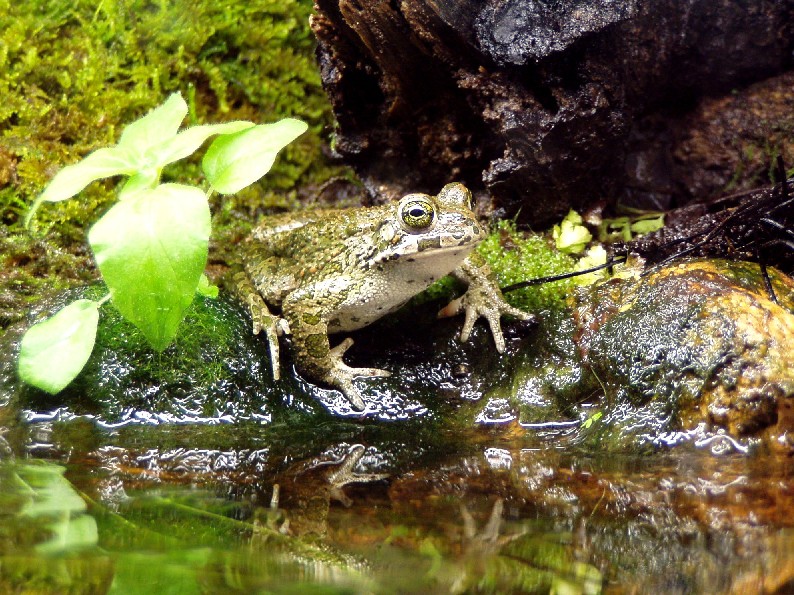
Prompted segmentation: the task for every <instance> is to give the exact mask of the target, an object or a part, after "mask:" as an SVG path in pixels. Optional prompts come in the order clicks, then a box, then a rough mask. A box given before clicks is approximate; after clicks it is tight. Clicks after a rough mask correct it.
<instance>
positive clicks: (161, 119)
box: [118, 93, 187, 164]
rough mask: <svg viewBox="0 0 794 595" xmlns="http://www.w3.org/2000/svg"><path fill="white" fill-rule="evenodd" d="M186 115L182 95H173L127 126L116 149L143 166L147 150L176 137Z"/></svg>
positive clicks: (185, 105) (185, 106)
mask: <svg viewBox="0 0 794 595" xmlns="http://www.w3.org/2000/svg"><path fill="white" fill-rule="evenodd" d="M186 115H187V103H185V100H184V99H182V95H180V94H179V93H173V94H172V95H171V96H170V97H169V98H168V99H166V101H165V103H163V105H161V106H159V107H156V108H154V109H153V110H152V111H150V112H149V113H148V114H146V115H145V116H143V117H142V118H139V119H138V120H135V121H134V122H133V123H132V124H130V125H129V126H127V127H126V128H125V129H124V132H122V133H121V138H120V139H119V144H118V147H119V148H124V149H126V150H128V151H130V152H131V153H133V154H134V155H136V162H138V163H141V164H143V163H142V162H143V155H144V154H145V153H146V152H147V151H148V150H149V149H151V148H152V147H155V146H157V145H160V144H163V143H165V142H166V141H168V140H170V139H171V138H173V137H174V136H176V133H177V130H179V126H180V125H181V124H182V120H184V119H185V116H186Z"/></svg>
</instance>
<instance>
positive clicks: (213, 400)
mask: <svg viewBox="0 0 794 595" xmlns="http://www.w3.org/2000/svg"><path fill="white" fill-rule="evenodd" d="M106 291H107V290H106V289H105V288H104V287H99V286H94V287H90V288H85V287H83V288H79V289H75V290H70V291H67V292H63V293H61V294H58V295H57V296H54V297H51V298H49V299H44V300H42V301H40V302H39V303H37V304H36V306H35V307H34V308H32V309H31V311H30V312H29V320H28V321H27V323H26V324H25V325H17V326H16V327H12V328H11V329H9V331H8V332H7V333H6V334H5V335H4V336H3V337H2V346H1V347H0V354H1V355H0V404H7V403H8V404H10V405H11V406H13V408H14V409H16V410H21V411H23V412H24V415H25V417H27V418H28V419H39V420H45V419H50V420H58V419H69V418H71V417H72V416H75V415H89V416H92V417H94V418H95V419H97V420H98V421H99V422H100V423H102V424H103V425H107V426H111V427H115V426H120V425H125V424H130V423H133V424H135V423H143V424H158V423H186V422H205V423H222V422H229V421H235V420H236V421H243V420H259V421H267V420H269V419H270V410H271V406H272V404H273V403H274V400H275V402H277V400H278V398H279V397H280V396H282V394H281V392H280V391H279V389H277V388H276V389H272V390H270V391H267V392H266V391H264V390H263V389H264V388H265V387H266V380H265V379H266V378H267V376H266V371H265V369H264V365H265V364H264V361H263V360H262V359H261V358H260V357H258V351H257V349H256V347H255V343H254V340H253V338H252V337H251V334H250V330H249V326H248V324H247V322H246V320H245V318H244V316H243V315H242V312H241V310H240V309H239V307H238V306H237V305H236V303H233V302H229V301H227V300H225V299H218V300H211V299H209V298H204V297H197V298H196V299H195V301H194V303H193V305H192V306H191V308H190V310H189V311H188V313H187V317H186V319H185V322H184V323H183V326H182V327H181V329H180V332H179V334H178V335H177V337H176V338H175V340H174V343H172V344H171V345H170V346H169V347H167V348H166V349H165V350H164V351H162V352H160V353H158V352H155V351H154V350H153V349H152V348H151V346H150V345H149V344H148V343H147V342H146V340H145V338H144V337H143V335H142V334H141V333H140V332H139V331H138V330H137V329H136V328H135V327H134V326H132V324H130V323H129V322H127V321H126V320H124V319H123V318H122V317H121V315H120V314H119V313H118V311H116V310H115V309H114V308H113V306H112V305H111V304H108V305H106V306H104V307H103V308H102V309H101V310H100V324H99V329H98V332H97V339H96V344H95V346H94V350H93V352H92V355H91V358H90V359H89V361H88V363H87V364H86V366H85V367H84V368H83V370H82V372H81V373H80V374H79V375H78V376H77V378H76V379H75V380H74V381H72V383H71V384H69V385H68V386H67V387H66V388H65V389H64V390H62V391H61V392H60V393H58V394H57V395H49V394H47V393H45V392H44V391H41V390H39V389H37V388H34V387H31V386H27V385H24V384H22V383H20V381H19V380H18V378H17V375H16V360H17V353H18V350H19V340H20V338H21V336H22V333H23V331H24V330H25V328H26V327H27V326H28V324H31V323H32V322H33V321H36V320H39V319H43V318H45V317H46V316H49V315H51V314H52V313H54V312H55V311H57V310H58V309H60V308H61V307H62V306H64V305H65V304H67V303H69V302H71V301H73V300H74V299H78V298H81V297H88V298H90V299H99V298H100V297H102V295H104V294H105V293H106ZM267 373H269V370H268V371H267Z"/></svg>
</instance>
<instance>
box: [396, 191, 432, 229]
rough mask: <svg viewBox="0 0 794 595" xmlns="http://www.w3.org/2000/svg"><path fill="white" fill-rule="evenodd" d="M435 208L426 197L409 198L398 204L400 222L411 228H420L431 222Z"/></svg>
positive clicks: (427, 225) (429, 224)
mask: <svg viewBox="0 0 794 595" xmlns="http://www.w3.org/2000/svg"><path fill="white" fill-rule="evenodd" d="M435 214H436V210H435V208H434V207H433V203H432V202H430V201H429V200H427V199H426V198H411V199H409V200H406V201H405V202H404V203H403V204H402V205H400V218H401V219H402V222H403V223H404V224H405V225H406V226H407V227H409V228H410V229H413V230H422V229H426V228H428V227H430V226H431V225H432V224H433V219H434V218H435Z"/></svg>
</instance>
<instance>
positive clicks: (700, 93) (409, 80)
mask: <svg viewBox="0 0 794 595" xmlns="http://www.w3.org/2000/svg"><path fill="white" fill-rule="evenodd" d="M315 7H316V14H315V16H314V17H313V20H312V28H313V30H314V33H315V35H316V37H317V39H318V43H319V49H318V54H319V59H320V65H321V69H322V76H323V83H324V86H325V89H326V91H327V92H328V94H329V97H330V98H331V102H332V104H333V107H334V111H335V114H336V116H337V119H338V123H339V128H338V130H337V136H336V145H335V147H336V150H337V151H338V152H339V154H341V155H342V156H343V157H344V158H345V159H346V160H347V161H349V162H350V163H351V164H353V165H354V167H355V168H356V169H357V171H358V173H359V174H360V175H361V177H362V179H363V180H364V182H365V184H366V185H367V187H368V189H369V191H370V193H371V194H372V195H374V196H378V197H387V198H392V197H395V196H397V195H400V194H403V193H405V192H407V191H415V190H430V189H432V188H435V187H437V186H438V185H439V184H441V183H445V182H447V181H449V180H453V179H458V180H462V181H464V182H466V183H467V184H468V185H469V186H470V187H472V188H473V189H474V190H475V191H479V192H480V195H483V194H484V192H483V191H485V190H487V191H488V193H489V194H490V195H491V196H492V197H493V200H494V203H495V206H496V207H497V208H499V209H502V210H503V211H504V212H507V213H510V214H514V213H516V212H518V211H520V212H521V217H523V218H525V219H527V220H530V221H532V222H534V223H542V222H548V221H550V220H552V219H555V218H559V217H560V216H561V215H563V214H564V213H565V212H566V211H567V209H568V208H569V206H574V207H579V206H582V205H586V204H590V203H592V202H593V201H595V200H598V199H603V198H604V197H611V198H615V197H618V196H620V195H621V194H622V193H623V192H624V190H625V189H626V188H627V186H628V185H629V184H634V185H635V186H637V188H636V189H635V194H639V195H643V200H645V199H646V198H649V199H650V200H661V201H663V202H674V201H676V200H679V199H681V198H682V197H681V194H682V192H681V189H680V188H679V186H678V184H677V181H676V180H675V178H674V177H672V174H670V173H669V172H668V171H666V168H668V167H669V166H670V165H671V163H670V162H669V161H665V160H664V159H659V158H658V155H659V151H660V149H661V148H664V147H670V146H671V145H670V143H671V142H672V140H671V139H669V138H667V136H669V135H670V134H671V133H670V131H669V129H668V127H667V126H666V125H665V124H664V120H665V119H666V118H668V117H669V116H670V114H671V113H672V114H682V113H685V112H687V111H688V110H689V109H691V108H692V107H694V106H695V105H697V102H698V100H699V99H700V98H702V97H704V96H719V95H723V94H726V93H728V92H730V91H731V90H732V89H734V88H740V87H743V86H746V85H748V84H750V83H752V82H754V81H758V80H763V79H765V78H767V77H770V76H774V75H777V74H779V73H781V72H784V71H785V70H787V69H790V68H791V67H792V65H794V61H793V59H792V49H793V48H794V27H792V23H794V4H793V3H792V2H788V1H787V2H774V1H771V0H768V1H764V2H756V3H748V2H740V1H739V0H719V1H718V2H714V1H713V0H661V1H657V2H647V3H639V2H626V3H615V2H609V1H607V0H587V1H561V2H553V3H549V2H546V3H541V2H533V3H527V2H520V1H517V0H516V1H513V0H508V1H496V0H490V1H488V2H473V1H471V0H458V1H456V2H438V1H435V0H406V1H404V2H400V3H392V2H369V3H364V2H360V1H358V0H316V2H315ZM654 114H656V115H658V116H659V118H661V120H662V124H661V125H659V126H657V127H653V126H650V127H649V126H645V127H641V126H640V127H638V126H635V125H636V124H637V123H638V122H640V121H641V120H643V119H645V118H649V117H651V116H653V115H654ZM635 129H638V130H639V129H641V130H640V132H641V133H637V132H633V131H635ZM665 135H667V136H665ZM704 167H705V163H704ZM698 171H699V170H698ZM692 173H693V174H695V177H696V174H697V171H693V172H692ZM687 179H692V176H688V177H687ZM649 185H650V188H646V187H647V186H649ZM688 186H691V184H690V185H688ZM646 194H649V195H650V196H649V197H647V196H644V195H646ZM685 198H688V197H685Z"/></svg>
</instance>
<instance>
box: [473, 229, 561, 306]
mask: <svg viewBox="0 0 794 595" xmlns="http://www.w3.org/2000/svg"><path fill="white" fill-rule="evenodd" d="M478 250H479V252H480V254H482V255H483V257H484V258H485V259H486V260H487V261H488V264H489V265H490V266H491V268H492V269H493V271H494V273H495V274H496V277H497V278H498V280H499V286H500V287H507V286H508V285H512V284H514V283H519V282H521V281H527V280H529V279H535V278H537V277H546V276H549V275H558V274H562V273H569V272H571V271H573V270H574V267H575V264H576V261H575V260H574V259H573V258H571V257H570V256H567V255H565V254H562V253H561V252H559V251H557V250H556V249H555V248H554V246H553V242H552V241H551V240H549V239H548V238H547V237H546V236H544V235H542V234H536V233H528V232H520V231H518V230H517V229H516V226H515V223H514V222H512V221H500V222H499V223H498V224H497V226H496V229H495V230H494V231H493V232H492V233H491V234H490V235H489V236H488V237H487V238H486V239H485V241H483V242H482V243H481V244H480V246H479V247H478ZM574 286H575V285H574V282H573V281H572V280H570V279H566V280H563V281H554V282H552V283H544V284H542V285H537V286H535V287H527V288H524V289H519V290H516V291H511V292H508V293H507V294H506V296H505V297H506V298H507V301H508V302H510V304H511V305H513V306H515V307H517V308H521V309H522V310H526V311H527V312H538V311H540V310H550V309H551V310H556V309H559V308H561V307H564V305H565V302H566V300H567V298H568V296H569V295H570V294H571V292H572V290H573V287H574Z"/></svg>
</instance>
